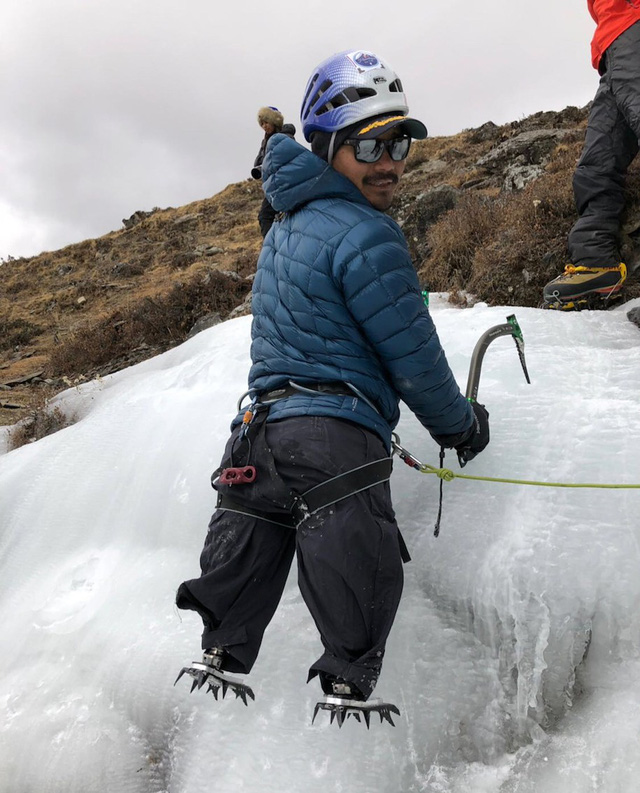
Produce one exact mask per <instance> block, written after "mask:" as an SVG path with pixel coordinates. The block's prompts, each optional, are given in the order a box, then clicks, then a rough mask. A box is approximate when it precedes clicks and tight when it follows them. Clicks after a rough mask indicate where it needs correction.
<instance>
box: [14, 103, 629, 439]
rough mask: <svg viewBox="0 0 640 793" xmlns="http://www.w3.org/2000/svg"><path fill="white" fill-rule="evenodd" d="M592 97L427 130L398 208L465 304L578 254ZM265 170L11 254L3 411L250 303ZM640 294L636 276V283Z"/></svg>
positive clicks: (509, 299)
mask: <svg viewBox="0 0 640 793" xmlns="http://www.w3.org/2000/svg"><path fill="white" fill-rule="evenodd" d="M586 115H587V109H586V108H582V109H578V108H571V107H569V108H566V109H565V110H563V111H560V112H542V113H537V114H535V115H533V116H529V117H528V118H525V119H522V120H520V121H515V122H512V123H510V124H506V125H503V126H497V125H495V124H493V123H491V122H487V123H486V124H484V125H482V126H481V127H479V128H477V129H470V130H465V131H463V132H461V133H459V134H458V135H454V136H450V137H439V138H430V139H427V140H426V141H421V142H417V143H414V145H413V147H412V151H411V154H410V157H409V161H408V164H407V170H406V172H405V176H404V178H403V180H402V181H401V183H400V188H399V191H398V199H397V201H396V204H395V206H394V208H393V210H392V214H393V216H394V217H395V218H396V220H398V222H399V223H400V224H401V226H402V228H403V231H404V233H405V235H406V237H407V240H408V242H409V246H410V249H411V254H412V257H413V259H414V263H415V266H416V269H417V270H418V273H419V276H420V278H421V281H422V282H423V283H424V284H425V285H428V286H429V288H430V289H431V290H432V291H448V292H450V293H451V299H452V300H453V301H454V302H456V303H457V304H459V305H461V306H464V305H466V304H468V303H469V302H472V301H474V300H482V301H486V302H487V303H489V304H502V305H526V306H536V305H538V304H539V300H540V295H541V290H542V286H543V285H544V283H546V281H548V280H549V279H550V278H552V277H554V276H555V275H557V274H559V273H560V272H561V271H562V269H563V267H564V264H565V263H566V261H567V250H566V236H567V232H568V231H569V229H570V227H571V225H572V224H573V222H574V221H575V218H576V214H575V208H574V204H573V195H572V189H571V174H572V172H573V169H574V167H575V164H576V162H577V159H578V157H579V155H580V150H581V147H582V142H583V139H584V131H585V126H586ZM261 199H262V193H261V187H260V184H259V183H258V182H255V181H252V180H247V181H244V182H240V183H237V184H232V185H229V186H228V187H227V188H226V189H225V190H223V191H222V192H221V193H218V194H217V195H214V196H212V197H210V198H205V199H202V200H201V201H196V202H194V203H192V204H188V205H187V206H183V207H179V208H166V209H159V208H155V209H152V210H148V211H142V210H141V211H138V212H136V213H134V214H133V215H132V216H131V217H130V218H126V219H125V220H123V227H122V228H121V229H119V230H117V231H113V232H111V233H109V234H106V235H105V236H103V237H100V238H98V239H93V240H86V241H85V242H82V243H79V244H76V245H70V246H68V247H66V248H63V249H61V250H59V251H54V252H46V253H42V254H40V255H39V256H35V257H32V258H28V259H10V260H9V261H5V262H2V264H0V424H5V425H6V424H14V423H15V422H17V421H19V420H21V419H24V418H27V419H28V418H31V419H33V418H34V417H35V416H36V415H37V413H38V411H41V409H42V407H43V406H44V405H45V404H46V401H47V400H48V399H50V398H51V396H52V395H54V394H56V393H57V392H59V391H60V390H63V389H65V388H67V387H69V385H73V384H75V383H78V382H83V381H84V380H87V379H92V378H94V377H96V376H102V375H105V374H108V373H110V372H113V371H117V370H119V369H122V368H124V367H126V366H129V365H131V364H133V363H136V362H138V361H140V360H144V359H145V358H148V357H151V356H153V355H156V354H158V353H160V352H162V351H164V350H166V349H168V348H169V347H171V346H173V345H176V344H179V343H180V342H182V341H184V340H185V339H186V338H187V336H188V335H189V334H190V333H193V332H197V330H198V329H201V328H202V327H206V326H208V325H209V324H212V323H214V322H216V321H220V320H222V319H227V318H228V317H230V316H235V315H237V314H241V313H248V312H250V290H251V282H252V279H253V275H254V273H255V265H256V261H257V258H258V254H259V251H260V246H261V242H262V240H261V237H260V233H259V229H258V223H257V213H258V208H259V205H260V202H261ZM638 226H640V175H639V171H638V168H637V167H635V166H634V168H633V170H632V172H631V173H630V176H629V180H628V202H627V217H626V218H625V227H624V230H625V237H624V249H623V251H624V256H625V260H626V261H627V262H628V263H629V264H630V265H631V266H633V265H634V263H635V260H636V258H638V251H636V246H635V236H636V235H635V234H634V232H635V231H636V229H637V228H638ZM637 295H640V287H639V286H638V285H636V284H634V283H631V284H630V286H629V287H628V296H629V297H634V296H637Z"/></svg>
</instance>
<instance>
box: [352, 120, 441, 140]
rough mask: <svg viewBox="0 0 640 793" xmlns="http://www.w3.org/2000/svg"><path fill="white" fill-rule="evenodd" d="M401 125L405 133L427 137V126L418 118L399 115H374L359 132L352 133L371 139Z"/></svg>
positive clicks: (419, 138) (421, 138) (360, 137)
mask: <svg viewBox="0 0 640 793" xmlns="http://www.w3.org/2000/svg"><path fill="white" fill-rule="evenodd" d="M395 127H399V128H400V131H401V132H404V134H405V135H409V137H411V138H414V139H415V140H424V138H426V137H427V134H428V133H427V128H426V127H425V125H424V124H423V123H422V121H418V119H417V118H408V117H407V116H399V115H383V116H374V117H373V118H369V119H367V120H366V121H365V122H364V124H363V125H362V126H361V127H360V129H359V130H358V131H357V132H354V133H352V134H353V137H354V138H359V139H360V140H370V139H371V138H377V137H379V136H380V135H384V133H385V132H388V131H389V130H390V129H394V128H395Z"/></svg>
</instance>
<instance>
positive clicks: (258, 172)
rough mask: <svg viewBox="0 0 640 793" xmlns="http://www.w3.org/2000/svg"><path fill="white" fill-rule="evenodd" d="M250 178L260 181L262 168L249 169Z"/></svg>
mask: <svg viewBox="0 0 640 793" xmlns="http://www.w3.org/2000/svg"><path fill="white" fill-rule="evenodd" d="M251 176H252V177H253V178H254V179H262V166H261V165H256V166H255V167H254V168H252V169H251Z"/></svg>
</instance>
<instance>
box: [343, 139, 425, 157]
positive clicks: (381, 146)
mask: <svg viewBox="0 0 640 793" xmlns="http://www.w3.org/2000/svg"><path fill="white" fill-rule="evenodd" d="M345 143H346V144H347V146H353V153H354V156H355V158H356V160H357V161H358V162H378V160H379V159H380V157H382V153H383V152H384V150H385V149H386V150H387V151H388V152H389V157H391V159H392V160H393V161H394V162H401V161H402V160H405V159H406V158H407V155H408V154H409V148H410V147H411V138H410V137H409V136H408V135H403V136H402V137H401V138H392V139H391V140H380V138H373V139H372V140H356V139H355V138H350V139H349V140H345Z"/></svg>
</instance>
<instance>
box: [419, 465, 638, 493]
mask: <svg viewBox="0 0 640 793" xmlns="http://www.w3.org/2000/svg"><path fill="white" fill-rule="evenodd" d="M418 470H419V471H420V473H421V474H436V475H437V476H438V478H439V479H443V480H444V481H445V482H451V481H452V480H453V479H475V480H476V481H478V482H503V483H505V484H508V485H533V486H535V487H597V488H604V489H607V490H639V489H640V485H600V484H593V483H578V484H572V483H570V482H534V481H531V480H528V479H500V478H498V477H494V476H469V475H468V474H456V473H455V472H454V471H452V470H451V469H449V468H436V467H435V466H434V465H429V464H428V463H423V464H422V465H421V467H420V468H419V469H418Z"/></svg>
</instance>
